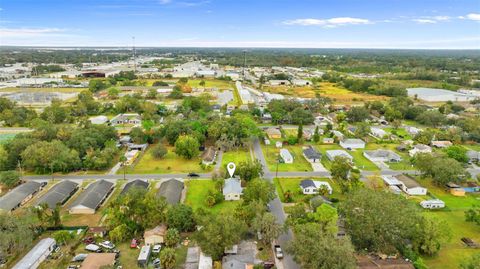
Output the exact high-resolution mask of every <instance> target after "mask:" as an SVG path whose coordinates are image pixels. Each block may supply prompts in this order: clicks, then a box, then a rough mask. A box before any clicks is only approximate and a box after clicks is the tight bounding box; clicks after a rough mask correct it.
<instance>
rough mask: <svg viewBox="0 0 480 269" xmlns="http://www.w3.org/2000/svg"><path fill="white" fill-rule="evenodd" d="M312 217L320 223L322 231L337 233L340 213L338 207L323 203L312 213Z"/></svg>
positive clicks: (324, 232)
mask: <svg viewBox="0 0 480 269" xmlns="http://www.w3.org/2000/svg"><path fill="white" fill-rule="evenodd" d="M311 215H312V216H311V217H312V218H313V219H314V221H315V222H316V223H318V224H320V231H321V232H322V233H323V234H332V235H335V234H336V233H337V231H338V227H337V220H338V214H337V209H335V208H334V207H332V206H330V205H328V204H325V203H323V204H321V205H320V206H319V207H317V209H316V210H315V213H311Z"/></svg>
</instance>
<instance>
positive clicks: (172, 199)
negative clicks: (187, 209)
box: [157, 179, 184, 204]
mask: <svg viewBox="0 0 480 269" xmlns="http://www.w3.org/2000/svg"><path fill="white" fill-rule="evenodd" d="M183 187H184V184H183V182H181V181H179V180H176V179H169V180H166V181H164V182H162V184H161V185H160V188H159V189H158V192H157V196H160V197H165V199H166V200H167V202H168V203H169V204H178V203H179V202H180V198H181V197H182V191H183Z"/></svg>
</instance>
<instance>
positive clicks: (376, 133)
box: [370, 127, 388, 138]
mask: <svg viewBox="0 0 480 269" xmlns="http://www.w3.org/2000/svg"><path fill="white" fill-rule="evenodd" d="M370 134H371V135H372V136H373V137H376V138H384V137H386V136H387V135H388V133H387V132H385V131H384V130H383V129H382V128H377V127H372V128H370Z"/></svg>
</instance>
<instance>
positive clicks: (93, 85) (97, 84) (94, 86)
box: [88, 79, 107, 92]
mask: <svg viewBox="0 0 480 269" xmlns="http://www.w3.org/2000/svg"><path fill="white" fill-rule="evenodd" d="M106 88H107V84H106V83H105V82H104V81H103V80H101V79H91V80H90V81H89V82H88V89H89V90H90V91H91V92H98V91H101V90H104V89H106Z"/></svg>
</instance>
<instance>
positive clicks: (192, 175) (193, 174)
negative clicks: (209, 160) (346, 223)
mask: <svg viewBox="0 0 480 269" xmlns="http://www.w3.org/2000/svg"><path fill="white" fill-rule="evenodd" d="M188 177H200V175H199V174H197V173H193V172H192V173H188Z"/></svg>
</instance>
